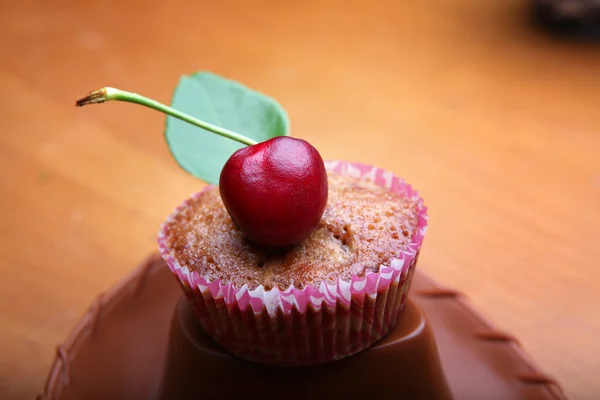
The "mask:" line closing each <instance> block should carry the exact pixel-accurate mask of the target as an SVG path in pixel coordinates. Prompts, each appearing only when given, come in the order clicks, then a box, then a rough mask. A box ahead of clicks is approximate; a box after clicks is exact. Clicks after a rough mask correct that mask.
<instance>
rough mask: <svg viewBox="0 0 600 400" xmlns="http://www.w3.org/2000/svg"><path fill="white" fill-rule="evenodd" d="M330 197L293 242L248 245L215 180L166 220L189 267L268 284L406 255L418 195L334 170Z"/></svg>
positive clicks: (334, 274) (372, 266) (302, 282)
mask: <svg viewBox="0 0 600 400" xmlns="http://www.w3.org/2000/svg"><path fill="white" fill-rule="evenodd" d="M328 178H329V199H328V201H327V207H326V209H325V213H324V215H323V218H322V220H321V222H320V224H319V226H318V227H317V229H316V230H315V231H314V232H313V233H312V234H311V236H309V237H308V238H307V239H305V240H304V241H303V242H301V243H300V244H298V245H296V246H295V247H292V248H288V249H283V250H282V249H276V250H273V249H265V248H259V247H256V246H253V245H251V244H249V243H248V242H247V241H246V240H245V239H244V236H243V235H242V232H241V231H240V230H239V229H238V228H237V227H236V226H235V224H234V223H233V221H232V219H231V218H230V216H229V214H228V213H227V210H226V209H225V206H224V205H223V203H222V201H221V198H220V195H219V189H218V188H217V187H210V188H208V189H207V190H205V191H203V192H202V193H201V194H200V195H199V196H197V197H194V198H193V199H191V200H189V202H188V203H187V207H185V208H184V209H183V210H181V211H179V212H178V213H177V214H176V215H175V216H174V217H173V218H172V219H170V220H169V221H168V222H167V223H166V225H165V232H166V238H165V239H166V242H167V245H168V247H169V248H170V250H171V254H172V255H173V257H174V258H175V259H176V260H178V261H179V263H180V264H181V265H182V266H187V267H188V268H189V269H190V270H196V271H198V272H199V273H200V275H201V276H204V277H207V278H209V279H210V280H211V281H212V280H214V279H218V278H219V279H221V280H222V281H225V282H227V281H232V282H233V283H234V285H235V286H236V287H237V288H241V287H242V286H243V285H245V284H246V285H248V287H249V288H250V289H254V288H256V287H257V286H259V285H263V286H264V287H265V289H271V288H273V287H279V289H281V290H284V289H287V288H288V287H289V286H290V285H293V286H294V287H296V288H298V289H303V288H304V287H305V286H306V285H312V286H319V285H320V284H321V282H323V281H324V282H325V283H334V282H335V281H336V280H338V279H340V278H341V279H344V280H350V278H351V276H352V275H359V276H364V275H365V274H366V273H367V271H374V272H377V271H379V268H380V266H381V265H389V262H390V260H391V259H392V258H399V257H400V255H401V253H402V251H403V250H405V249H406V247H407V246H408V244H409V243H410V241H411V239H412V237H413V235H414V234H415V233H416V229H417V223H418V212H419V209H418V202H417V200H415V199H410V198H407V197H404V196H402V195H400V194H397V193H394V192H391V191H389V190H387V189H385V188H383V187H380V186H378V185H376V184H375V183H373V182H371V181H368V180H364V179H359V178H355V177H351V176H347V175H339V174H336V173H329V175H328Z"/></svg>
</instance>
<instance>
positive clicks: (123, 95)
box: [75, 87, 258, 146]
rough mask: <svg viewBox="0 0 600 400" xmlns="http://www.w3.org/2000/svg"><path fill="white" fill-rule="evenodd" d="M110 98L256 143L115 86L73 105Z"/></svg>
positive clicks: (90, 95)
mask: <svg viewBox="0 0 600 400" xmlns="http://www.w3.org/2000/svg"><path fill="white" fill-rule="evenodd" d="M111 100H115V101H124V102H127V103H135V104H139V105H142V106H145V107H149V108H152V109H153V110H157V111H160V112H163V113H165V114H167V115H170V116H172V117H175V118H178V119H180V120H182V121H185V122H187V123H189V124H192V125H195V126H197V127H200V128H202V129H206V130H207V131H210V132H213V133H216V134H217V135H221V136H224V137H226V138H229V139H232V140H235V141H237V142H240V143H242V144H245V145H247V146H252V145H254V144H256V143H258V142H256V141H254V140H252V139H250V138H248V137H246V136H243V135H240V134H239V133H235V132H232V131H230V130H228V129H225V128H221V127H218V126H216V125H213V124H209V123H208V122H204V121H202V120H199V119H197V118H194V117H192V116H191V115H188V114H185V113H182V112H181V111H177V110H176V109H174V108H171V107H169V106H166V105H164V104H162V103H159V102H158V101H155V100H152V99H149V98H147V97H144V96H140V95H139V94H136V93H131V92H126V91H124V90H119V89H115V88H111V87H105V88H102V89H98V90H94V91H92V92H90V93H89V94H88V95H87V96H85V97H83V98H81V99H79V100H77V102H76V103H75V105H77V107H82V106H85V105H88V104H100V103H104V102H105V101H111Z"/></svg>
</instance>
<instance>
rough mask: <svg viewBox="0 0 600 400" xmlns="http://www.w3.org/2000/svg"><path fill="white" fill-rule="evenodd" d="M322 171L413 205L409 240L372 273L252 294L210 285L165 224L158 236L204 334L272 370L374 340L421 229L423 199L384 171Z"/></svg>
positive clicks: (394, 305) (393, 308) (333, 166)
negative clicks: (185, 261) (175, 251)
mask: <svg viewBox="0 0 600 400" xmlns="http://www.w3.org/2000/svg"><path fill="white" fill-rule="evenodd" d="M326 167H327V169H328V170H329V171H334V172H336V173H340V174H345V175H351V176H355V177H358V178H361V179H368V180H371V181H373V182H374V183H375V184H377V185H380V186H383V187H386V188H388V189H389V190H392V191H394V192H396V193H400V194H402V195H403V196H407V197H410V198H413V199H414V200H416V201H417V204H418V210H419V214H418V215H419V219H418V226H417V231H416V234H415V235H414V236H413V238H412V240H411V243H410V244H409V246H408V247H407V249H406V250H405V251H404V252H403V254H402V255H401V256H400V257H399V258H397V259H391V260H390V261H389V264H388V265H381V266H380V269H379V272H377V273H375V272H369V273H367V274H366V275H365V276H363V277H359V276H353V277H352V278H351V280H350V281H344V280H341V279H340V280H338V282H336V283H335V284H332V285H328V284H325V283H321V285H319V286H318V287H314V286H310V285H309V286H306V287H305V288H304V289H297V288H294V287H292V286H290V287H289V288H287V289H285V290H280V289H278V288H273V289H271V290H265V288H264V287H263V286H262V285H261V286H259V287H257V288H256V289H253V290H250V289H249V288H248V286H247V285H244V286H243V287H241V288H236V287H235V286H234V285H233V283H231V282H221V281H220V280H215V281H210V280H209V279H207V278H205V277H202V276H200V274H199V273H198V272H197V271H195V270H190V269H189V268H188V267H187V266H186V265H181V264H180V263H179V262H178V260H176V259H175V258H174V257H173V255H172V253H171V251H170V249H169V248H168V246H167V241H166V234H167V231H166V230H165V229H167V228H166V223H165V224H163V225H162V227H161V229H160V231H159V234H158V246H159V249H160V252H161V254H162V257H163V258H164V259H165V261H166V262H167V264H168V265H169V268H170V269H171V271H172V272H173V273H174V274H175V275H176V276H177V278H178V281H179V283H180V284H181V286H182V288H183V290H184V293H185V294H186V296H187V298H188V299H189V300H190V302H191V304H192V306H193V307H194V310H195V311H196V314H197V315H198V317H199V319H200V323H201V325H202V326H203V328H204V330H205V331H206V332H207V333H208V334H209V335H210V336H212V337H213V339H214V340H215V341H216V342H217V343H219V344H220V345H221V346H223V347H224V348H225V349H227V350H229V351H230V352H231V353H233V354H235V355H237V356H239V357H241V358H244V359H247V360H250V361H256V362H260V363H266V364H276V365H310V364H317V363H323V362H329V361H333V360H337V359H340V358H343V357H346V356H349V355H351V354H354V353H357V352H359V351H361V350H364V349H365V348H367V347H369V346H371V345H372V344H374V343H375V342H377V341H378V340H379V339H381V338H382V337H383V336H384V335H385V334H387V332H388V331H389V329H390V328H391V327H392V326H393V325H394V324H395V323H396V320H397V317H398V314H399V312H400V311H401V310H402V308H403V306H404V302H405V299H406V295H407V293H408V289H409V287H410V283H411V278H412V272H413V270H414V268H415V265H416V263H417V259H418V256H419V252H420V249H421V245H422V243H423V238H424V236H425V231H426V229H427V208H426V207H425V206H424V204H423V200H422V199H421V198H420V197H419V195H418V193H417V192H416V191H414V190H413V189H412V188H411V186H410V185H408V184H407V183H405V182H404V181H403V180H402V179H401V178H398V177H397V176H395V175H394V174H392V173H391V172H388V171H385V170H383V169H380V168H377V167H373V166H368V165H363V164H358V163H350V162H346V161H329V162H326ZM208 188H209V187H207V188H205V189H204V190H207V189H208ZM202 192H203V191H202ZM202 192H199V193H196V194H195V195H193V196H192V199H193V198H196V197H197V196H199V195H200V194H201V193H202ZM190 200H191V199H188V200H186V201H184V202H183V203H182V204H181V205H180V206H179V207H177V208H176V209H175V211H174V212H173V213H172V214H171V215H170V216H169V217H168V219H167V222H170V221H172V220H173V218H174V217H175V215H177V214H178V213H179V212H181V211H182V210H184V209H185V208H186V207H187V206H188V204H189V202H190Z"/></svg>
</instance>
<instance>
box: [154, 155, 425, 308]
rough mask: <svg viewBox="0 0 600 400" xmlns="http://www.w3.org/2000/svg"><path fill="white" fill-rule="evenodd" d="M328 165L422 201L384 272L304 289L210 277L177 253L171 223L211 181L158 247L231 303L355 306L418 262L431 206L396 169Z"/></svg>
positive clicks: (191, 281) (188, 278)
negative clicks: (170, 239)
mask: <svg viewBox="0 0 600 400" xmlns="http://www.w3.org/2000/svg"><path fill="white" fill-rule="evenodd" d="M325 166H326V168H327V170H328V171H332V172H335V173H339V174H344V175H350V176H354V177H357V178H360V179H365V180H371V181H372V182H374V183H375V184H376V185H379V186H382V187H385V188H387V189H389V190H391V191H393V192H395V193H399V194H401V195H403V196H406V197H408V198H410V199H412V200H413V201H415V202H416V205H417V209H418V222H417V229H416V232H415V234H414V235H413V237H412V239H411V241H410V243H409V244H408V245H407V248H406V249H405V250H404V251H403V252H402V254H401V256H400V257H399V258H394V259H391V260H390V265H381V266H380V268H379V271H378V272H372V271H369V272H367V273H366V274H365V276H362V277H360V276H357V275H354V276H352V277H351V280H350V281H346V280H343V279H339V280H338V281H337V282H336V283H334V284H327V283H325V282H322V283H321V284H320V285H319V286H318V287H315V286H312V285H307V286H306V287H304V288H303V289H298V288H295V287H293V286H290V287H288V288H287V289H285V290H281V289H279V288H278V287H274V288H272V289H265V288H264V286H263V285H260V286H258V287H256V288H255V289H252V290H251V289H249V288H248V286H247V285H244V286H242V287H241V288H239V289H237V288H236V287H235V285H234V284H233V282H222V281H221V280H220V279H216V280H214V281H211V280H210V279H209V278H208V277H202V276H200V274H199V273H198V272H197V271H190V269H189V268H188V267H187V266H185V265H181V264H180V263H179V262H178V261H177V259H175V257H174V256H173V254H172V253H171V251H170V249H169V247H168V245H167V239H166V237H167V233H168V228H167V225H168V224H169V223H170V222H172V221H173V220H174V219H175V218H176V216H177V215H178V214H179V213H181V212H182V211H183V210H185V209H186V208H187V207H188V206H189V205H190V203H191V202H192V201H193V200H194V199H197V198H198V197H199V196H201V195H202V194H203V193H204V192H205V191H207V190H210V189H211V188H212V187H213V186H207V187H205V188H204V189H203V190H201V191H200V192H197V193H195V194H193V195H192V196H191V197H190V198H188V199H187V200H185V201H183V203H182V204H180V205H179V206H178V207H177V208H176V209H175V210H174V211H173V212H172V213H171V214H170V215H169V217H168V218H167V220H166V221H165V222H164V223H163V224H162V225H161V227H160V230H159V232H158V248H159V250H160V254H161V256H162V257H163V259H164V260H165V261H166V263H167V265H168V266H169V268H170V270H171V271H172V272H173V273H174V274H175V275H176V276H177V277H178V278H179V280H180V281H181V282H182V283H183V284H184V285H188V286H190V287H191V288H197V289H198V290H199V291H200V292H201V293H206V292H207V291H209V292H210V295H211V296H212V297H213V298H222V299H223V300H224V302H225V304H226V305H233V304H237V306H238V307H239V308H240V310H242V311H243V310H246V308H247V307H251V308H252V310H253V311H254V312H255V313H260V312H261V310H263V307H264V308H266V310H267V311H268V312H269V314H270V315H275V313H276V312H277V310H278V309H281V311H282V312H283V314H284V315H286V314H289V313H291V312H292V310H293V309H294V308H296V309H297V310H298V311H300V312H302V313H303V312H305V311H306V309H307V307H308V306H309V304H311V305H312V308H314V309H315V310H320V309H321V307H323V306H327V307H335V306H336V305H337V304H339V303H342V304H343V305H346V306H349V305H350V302H351V299H352V297H354V296H370V297H371V298H375V297H376V296H377V293H378V292H379V291H381V290H384V289H387V288H388V287H390V285H391V284H392V282H394V281H396V282H397V281H398V280H399V279H400V277H401V275H403V274H406V273H407V272H408V270H409V268H410V267H412V266H413V265H414V264H415V263H416V259H417V257H418V254H419V251H420V248H421V245H422V243H423V239H424V237H425V232H426V230H427V221H428V216H427V207H426V206H425V205H424V203H423V199H422V198H421V197H419V194H418V192H417V191H416V190H414V189H413V188H412V186H411V185H409V184H407V183H406V182H405V181H404V180H403V179H402V178H399V177H398V176H396V175H395V174H393V173H392V172H390V171H386V170H384V169H382V168H378V167H375V166H371V165H365V164H361V163H356V162H348V161H327V162H326V163H325Z"/></svg>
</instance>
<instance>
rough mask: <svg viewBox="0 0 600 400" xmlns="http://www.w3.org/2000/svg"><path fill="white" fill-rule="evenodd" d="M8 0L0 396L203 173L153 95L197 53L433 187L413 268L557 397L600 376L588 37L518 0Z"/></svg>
mask: <svg viewBox="0 0 600 400" xmlns="http://www.w3.org/2000/svg"><path fill="white" fill-rule="evenodd" d="M141 4H142V2H135V1H130V2H127V1H122V0H121V1H116V0H104V1H88V2H85V1H74V0H56V1H41V0H38V1H18V0H14V1H4V2H2V5H0V50H1V52H0V55H1V56H0V129H1V133H0V226H1V227H2V230H3V234H2V240H1V241H0V328H1V329H0V354H1V356H0V398H3V399H5V398H8V399H25V398H32V397H33V396H34V395H35V394H37V393H39V392H40V391H41V389H42V386H43V383H44V381H45V378H46V373H47V371H48V368H49V366H50V363H51V361H52V359H53V357H54V352H55V346H56V345H57V344H59V343H61V342H62V340H63V339H64V338H65V337H66V335H67V334H68V333H69V332H70V329H71V327H72V326H73V324H74V323H75V321H76V320H77V319H78V317H79V316H80V315H81V314H82V313H83V312H84V310H85V309H86V308H87V307H88V305H89V304H90V302H91V301H92V299H93V298H94V297H95V295H96V294H97V293H98V292H99V291H103V290H105V289H107V288H109V287H110V286H111V285H112V284H113V283H115V282H116V281H117V280H118V279H119V278H120V277H122V276H123V275H124V274H125V273H127V272H128V271H129V270H131V269H132V268H133V267H134V266H135V265H136V264H137V263H138V262H139V261H141V260H142V259H143V258H144V257H145V256H146V255H147V254H148V253H149V252H152V251H154V250H155V248H156V244H155V236H156V232H157V230H158V226H159V224H160V222H161V221H162V220H163V218H164V217H165V216H166V215H167V214H168V213H169V212H170V211H171V210H172V208H173V207H174V206H175V205H177V204H178V203H179V202H180V201H181V200H182V199H183V198H185V197H186V196H188V195H189V194H190V193H192V192H193V191H196V190H198V189H200V188H201V187H202V185H203V184H202V183H201V182H200V181H197V180H195V179H194V178H192V177H190V176H188V175H187V174H186V173H184V172H183V171H182V170H180V169H179V168H178V167H177V165H176V164H175V162H174V161H173V160H172V159H171V157H170V155H169V153H168V150H167V147H166V145H165V144H164V142H163V138H162V129H163V123H164V116H162V115H161V114H159V113H156V112H154V111H151V110H148V109H145V108H142V107H139V106H134V105H130V104H123V103H121V104H117V103H114V104H112V103H111V104H106V105H102V106H95V107H87V108H83V109H79V108H76V107H75V106H74V100H75V99H76V98H77V97H79V96H81V95H83V94H85V93H87V92H88V91H89V90H91V89H96V88H99V87H102V86H107V85H108V86H114V87H119V88H121V89H125V90H132V91H137V92H139V93H142V94H145V95H147V96H151V97H154V98H156V99H157V100H160V101H163V102H168V101H169V99H170V96H171V93H172V90H173V88H174V87H175V85H176V83H177V81H178V78H179V75H180V74H184V73H191V72H194V71H196V70H201V69H202V70H211V71H214V72H216V73H218V74H221V75H225V76H228V77H230V78H233V79H236V80H239V81H242V82H244V83H245V84H247V85H249V86H251V87H253V88H256V89H258V90H260V91H262V92H265V93H267V94H269V95H272V96H274V97H275V98H277V99H278V100H279V101H280V102H281V103H282V104H283V105H284V107H285V108H286V109H287V110H288V112H289V115H290V119H291V123H292V135H294V136H297V137H301V138H305V139H307V140H309V141H310V142H311V143H313V144H314V145H315V146H316V147H317V148H318V149H319V150H320V151H321V153H322V154H323V156H324V157H325V158H341V159H348V160H358V161H362V162H365V163H374V164H377V165H379V166H381V167H385V168H388V169H391V170H393V171H395V172H396V173H397V174H399V175H402V176H404V177H405V178H406V179H407V180H408V181H409V182H411V183H412V184H413V185H414V186H415V187H416V188H417V189H418V190H419V191H420V192H421V193H422V195H423V196H424V198H425V199H426V203H427V205H428V206H429V208H430V229H429V230H428V236H427V238H426V241H425V246H424V249H423V252H422V256H421V259H420V266H419V268H421V269H422V270H424V271H426V272H427V273H429V274H431V275H432V276H433V277H435V278H436V279H437V280H439V281H440V282H442V283H445V284H448V285H450V286H452V287H455V288H457V289H459V290H461V291H464V292H466V294H467V295H468V296H469V297H470V298H471V299H472V301H473V302H474V303H475V305H476V306H477V307H478V308H479V309H480V310H481V311H482V312H484V313H485V314H486V315H487V316H489V317H490V318H491V319H492V320H493V321H494V322H495V323H496V324H498V325H499V326H500V327H501V328H503V329H504V330H506V331H508V332H510V333H512V334H514V335H516V336H517V337H518V338H519V339H520V340H521V342H522V344H523V345H524V347H525V349H526V350H527V351H528V352H529V353H530V354H531V355H532V357H533V358H534V359H535V360H536V361H537V362H538V363H539V364H540V366H541V367H542V368H543V369H544V370H545V371H547V372H548V373H550V374H551V375H554V376H555V377H556V378H557V379H558V380H559V382H560V383H562V385H563V387H564V388H565V389H566V392H567V393H568V395H569V396H571V397H572V398H577V399H585V398H592V397H593V395H597V394H598V393H599V392H600V381H599V380H598V376H600V361H599V360H600V341H599V340H598V337H599V336H600V311H599V310H598V306H599V305H600V265H599V261H598V260H599V259H600V230H599V228H600V157H599V152H600V111H599V110H600V108H599V106H600V73H599V71H600V47H597V46H596V47H595V46H592V45H582V44H569V43H566V42H561V41H557V40H553V39H550V38H547V37H545V36H543V35H542V34H540V33H538V32H536V31H535V30H533V29H532V28H531V27H530V26H529V25H528V23H527V2H526V1H525V0H523V1H508V2H507V1H500V0H491V1H480V0H447V1H433V0H423V1H416V2H400V1H395V0H389V1H385V0H379V1H374V2H367V1H349V0H346V1H341V0H340V1H323V0H311V1H303V2H293V3H292V2H282V1H275V0H271V1H268V0H255V1H252V2H245V1H242V0H239V1H231V0H228V1H220V2H208V1H203V0H194V1H183V0H179V1H172V2H166V1H162V0H161V1H159V0H147V1H145V2H143V5H141Z"/></svg>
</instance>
